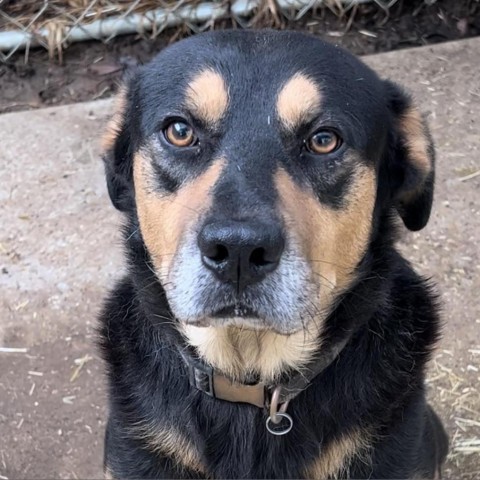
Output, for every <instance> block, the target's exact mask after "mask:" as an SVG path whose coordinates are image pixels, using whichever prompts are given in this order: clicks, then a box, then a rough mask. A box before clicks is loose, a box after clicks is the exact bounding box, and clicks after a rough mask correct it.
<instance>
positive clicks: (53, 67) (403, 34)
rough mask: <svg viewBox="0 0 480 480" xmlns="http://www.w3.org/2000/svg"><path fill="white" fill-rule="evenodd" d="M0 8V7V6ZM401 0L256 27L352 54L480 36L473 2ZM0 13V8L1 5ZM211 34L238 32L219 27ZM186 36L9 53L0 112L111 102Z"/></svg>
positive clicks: (0, 74)
mask: <svg viewBox="0 0 480 480" xmlns="http://www.w3.org/2000/svg"><path fill="white" fill-rule="evenodd" d="M0 3H1V2H0ZM429 3H432V0H430V1H426V0H412V1H409V0H399V1H397V2H396V3H395V4H394V5H393V6H392V7H390V8H389V9H388V10H387V9H383V8H381V7H380V6H379V5H378V4H376V3H371V4H365V5H358V6H357V7H354V8H352V9H351V10H349V11H348V12H347V13H346V14H345V15H343V16H337V15H335V14H334V13H333V12H332V10H330V9H329V8H326V7H324V8H321V9H318V10H316V11H311V12H309V13H308V14H306V15H305V16H303V17H302V18H301V19H300V20H299V21H290V20H287V19H279V18H277V19H274V18H271V17H268V15H264V16H262V15H257V17H256V18H255V19H254V20H253V24H254V25H255V26H271V27H275V28H290V29H295V30H302V31H309V32H311V33H313V34H314V35H316V36H318V37H321V38H323V39H325V40H327V41H329V42H332V43H335V44H337V45H340V46H342V47H345V48H346V49H348V50H349V51H351V52H353V53H355V54H357V55H366V54H372V53H376V52H385V51H390V50H397V49H401V48H410V47H414V46H421V45H428V44H434V43H439V42H445V41H449V40H456V39H460V38H467V37H472V36H476V35H479V34H480V1H479V0H437V1H435V0H433V3H432V4H431V5H429ZM0 8H1V7H0ZM214 28H216V29H224V28H239V26H238V24H235V23H234V22H232V21H229V20H225V21H219V22H217V23H216V24H215V25H214ZM189 34H191V31H190V30H189V29H188V28H186V27H181V28H176V29H169V30H165V31H164V32H163V33H162V34H161V35H159V36H158V37H156V38H154V39H149V38H145V37H142V36H140V35H128V36H123V37H118V38H114V39H113V40H112V41H110V42H108V43H101V42H96V41H91V42H81V43H76V44H72V45H70V46H69V47H68V48H67V49H65V51H64V52H63V55H62V62H61V63H60V62H59V59H58V58H54V59H51V58H49V54H48V52H47V51H46V50H43V49H36V50H31V51H30V52H29V53H28V57H27V56H26V54H25V53H24V52H19V53H16V54H14V55H13V56H12V57H11V58H10V59H8V61H6V62H5V63H3V64H0V113H4V112H10V111H17V110H25V109H34V108H41V107H45V106H51V105H61V104H68V103H75V102H83V101H88V100H95V99H98V98H107V97H109V96H111V95H112V94H113V93H114V92H115V90H116V86H117V85H118V83H119V81H120V80H121V78H122V75H123V73H124V72H125V70H126V69H128V68H131V67H132V66H135V65H137V64H139V63H140V64H141V63H144V62H146V61H148V60H149V59H150V58H152V57H153V56H154V55H155V54H156V53H158V52H159V51H160V50H161V49H162V48H164V47H165V46H166V45H168V44H169V43H170V42H173V41H175V40H178V39H179V38H181V37H183V36H187V35H189Z"/></svg>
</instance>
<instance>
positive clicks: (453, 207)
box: [0, 39, 480, 480]
mask: <svg viewBox="0 0 480 480" xmlns="http://www.w3.org/2000/svg"><path fill="white" fill-rule="evenodd" d="M365 60H366V61H367V62H368V63H369V64H370V65H372V66H373V67H374V68H376V69H377V70H378V71H379V72H380V73H382V74H383V75H384V76H388V77H390V78H392V79H394V80H396V81H397V82H399V83H401V84H404V85H405V86H407V87H408V88H409V89H411V90H412V91H413V92H414V94H415V96H416V98H417V99H418V101H419V102H420V105H421V108H422V109H423V110H424V111H425V112H426V113H427V114H428V117H429V122H430V124H431V127H432V133H433V137H434V139H435V142H436V146H437V152H438V164H437V165H438V176H437V191H436V201H435V207H434V211H433V214H432V219H431V221H430V223H429V225H428V226H427V228H426V229H424V230H423V231H421V232H418V233H416V234H405V236H404V238H403V240H402V242H401V248H402V249H403V251H404V252H405V254H406V256H407V257H408V258H410V259H411V260H412V261H413V262H414V264H415V265H416V267H417V268H418V269H419V270H420V271H421V272H423V273H424V274H425V275H428V276H430V277H432V279H433V280H434V281H435V282H436V284H437V285H438V292H439V295H440V299H441V302H442V305H443V318H444V321H445V329H444V337H443V339H442V341H441V343H440V344H439V346H438V349H437V351H436V352H435V355H434V360H433V362H432V363H431V369H430V374H429V380H428V394H429V397H430V399H431V401H432V403H433V404H434V405H435V407H436V409H437V411H438V412H439V414H440V416H441V418H442V419H443V421H444V422H445V425H446V427H447V429H448V432H449V436H450V440H451V453H450V456H449V459H448V463H447V465H446V468H445V472H444V478H446V479H448V480H453V479H464V480H474V479H476V478H479V476H480V387H479V384H480V373H479V369H480V335H479V331H480V299H479V291H480V251H479V248H478V244H479V238H480V204H479V201H478V200H479V192H480V175H479V172H480V134H479V123H478V118H479V117H480V81H479V79H480V39H471V40H464V41H461V42H452V43H445V44H442V45H438V46H435V47H431V46H429V47H424V48H420V49H413V50H404V51H397V52H392V53H388V54H382V55H376V56H370V57H367V58H365ZM109 113H110V101H108V100H100V101H97V102H92V103H86V104H78V105H66V106H63V107H59V108H53V109H40V110H38V111H32V112H20V113H12V114H6V115H1V116H0V132H2V134H1V135H2V136H1V150H0V176H1V179H0V211H1V212H2V226H3V227H4V228H2V229H1V230H0V312H1V313H0V347H2V348H4V349H5V348H12V349H13V350H11V351H6V350H3V351H2V350H0V432H1V435H0V480H6V479H14V478H53V477H55V478H101V476H102V466H101V461H102V453H103V452H102V442H103V433H104V426H105V418H106V409H107V405H106V398H105V390H104V376H103V369H102V363H101V361H100V359H99V357H98V353H97V350H96V348H95V318H96V314H97V312H98V309H99V307H100V305H101V301H102V298H103V296H104V294H105V291H106V289H107V288H108V286H109V285H111V284H112V282H113V281H114V279H115V278H118V276H119V275H120V274H121V271H122V268H123V267H122V264H123V263H122V257H121V247H120V244H119V236H118V225H119V223H120V219H119V217H118V216H117V214H116V213H115V212H114V210H113V207H112V206H111V205H110V203H109V200H108V197H107V194H106V189H105V185H104V178H103V172H102V166H101V163H100V162H99V159H98V141H97V139H98V134H99V131H100V130H101V129H102V128H103V126H104V124H105V121H106V118H107V117H108V115H109Z"/></svg>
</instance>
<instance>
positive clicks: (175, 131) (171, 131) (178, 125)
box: [163, 121, 197, 147]
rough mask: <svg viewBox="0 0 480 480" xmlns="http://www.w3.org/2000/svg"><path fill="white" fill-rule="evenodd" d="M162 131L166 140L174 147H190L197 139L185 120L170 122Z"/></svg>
mask: <svg viewBox="0 0 480 480" xmlns="http://www.w3.org/2000/svg"><path fill="white" fill-rule="evenodd" d="M163 133H164V135H165V139H166V140H167V142H168V143H170V144H171V145H173V146H175V147H190V146H192V145H193V144H194V143H195V142H196V141H197V139H196V137H195V134H194V133H193V128H192V127H191V126H190V125H188V124H187V123H185V122H180V121H178V122H172V123H171V124H170V125H169V126H168V127H167V128H166V129H165V130H164V131H163Z"/></svg>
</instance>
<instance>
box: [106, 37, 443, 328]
mask: <svg viewBox="0 0 480 480" xmlns="http://www.w3.org/2000/svg"><path fill="white" fill-rule="evenodd" d="M104 147H105V152H106V153H105V164H106V172H107V179H108V187H109V193H110V196H111V199H112V201H113V203H114V205H115V206H116V207H117V208H118V209H120V210H122V211H124V212H126V213H127V215H128V217H129V218H130V219H131V222H132V225H138V226H139V229H140V233H141V238H142V241H143V242H144V245H145V247H146V249H147V251H148V254H149V258H150V261H151V264H152V267H153V269H154V271H155V273H156V275H157V276H158V279H159V281H160V282H161V284H162V285H163V287H164V289H165V291H166V295H167V299H168V302H169V305H170V308H171V310H172V312H173V314H174V315H175V317H176V318H177V319H178V321H179V322H181V323H183V324H191V325H195V326H214V327H216V326H225V325H232V324H234V325H238V326H242V327H246V328H252V329H257V330H258V329H262V330H271V331H275V332H277V333H280V334H292V333H294V332H298V331H302V330H303V329H308V328H311V327H309V325H311V324H315V325H316V326H317V327H315V328H320V327H318V325H319V324H321V320H322V318H324V317H325V315H327V314H328V312H329V311H330V310H331V308H332V305H334V304H335V300H336V299H337V298H338V297H339V295H341V294H342V292H345V290H346V289H348V288H349V286H350V285H352V283H353V282H355V279H356V272H357V270H358V267H359V265H360V264H361V262H362V259H363V258H364V256H365V254H366V252H367V250H368V248H369V244H370V242H371V240H372V235H374V232H375V229H376V228H377V225H378V222H379V219H380V218H382V217H385V216H389V215H390V214H391V213H392V212H398V214H399V215H400V217H401V218H402V220H403V222H404V224H405V225H406V226H407V227H408V228H409V229H410V230H418V229H421V228H422V227H423V226H424V225H425V224H426V222H427V220H428V217H429V213H430V208H431V203H432V194H433V172H434V165H433V149H432V144H431V141H430V137H429V134H428V130H427V128H426V126H425V123H424V121H423V119H422V116H421V115H420V113H419V111H418V110H417V108H416V107H415V106H414V105H412V103H411V100H410V99H409V98H408V97H407V96H406V95H405V94H404V93H403V92H402V91H401V90H400V89H399V88H398V87H397V86H396V85H394V84H392V83H390V82H388V81H382V80H380V79H379V78H378V77H377V76H376V75H375V73H373V72H372V71H371V70H370V69H369V68H367V67H366V66H365V65H364V64H362V63H361V62H360V61H359V60H357V59H356V58H355V57H353V56H352V55H350V54H348V53H347V52H345V51H344V50H342V49H340V48H337V47H334V46H331V45H328V44H326V43H324V42H322V41H320V40H317V39H314V38H312V37H309V36H306V35H302V34H299V33H287V32H215V33H208V34H203V35H198V36H195V37H192V38H189V39H187V40H183V41H181V42H179V43H177V44H174V45H172V46H170V47H168V48H166V49H165V50H164V51H162V52H161V53H160V55H158V56H157V57H156V58H155V59H154V60H153V61H152V62H151V63H150V64H148V65H146V66H144V67H142V68H140V69H139V70H138V71H137V72H136V73H135V74H134V75H133V76H132V77H131V78H130V79H129V80H128V81H127V82H126V84H125V86H124V88H123V90H122V91H121V92H120V95H119V97H118V101H117V109H116V112H115V114H114V117H113V119H112V121H111V123H110V125H109V128H108V131H107V134H106V136H105V138H104ZM316 320H320V321H316ZM317 333H318V332H317Z"/></svg>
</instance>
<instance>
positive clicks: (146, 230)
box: [134, 152, 223, 281]
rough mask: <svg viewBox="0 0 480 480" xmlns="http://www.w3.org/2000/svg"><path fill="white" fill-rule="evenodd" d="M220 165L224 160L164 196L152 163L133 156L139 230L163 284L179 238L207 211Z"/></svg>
mask: <svg viewBox="0 0 480 480" xmlns="http://www.w3.org/2000/svg"><path fill="white" fill-rule="evenodd" d="M222 165H223V160H222V159H220V160H217V161H216V162H214V163H212V165H211V166H210V167H209V168H208V169H207V170H206V171H205V172H203V174H201V175H200V176H199V177H198V178H196V179H195V180H193V181H189V182H188V183H186V184H184V185H180V187H179V188H178V189H177V190H176V191H175V192H174V193H165V192H162V191H159V189H158V187H157V183H158V182H157V181H156V178H155V172H154V168H153V167H152V160H151V159H150V158H148V156H146V155H145V154H143V153H142V152H137V153H136V155H135V158H134V184H135V200H136V207H137V215H138V219H139V223H140V231H141V234H142V238H143V241H144V243H145V245H146V247H147V249H148V252H149V254H150V257H151V259H152V261H153V264H154V267H155V270H156V273H157V275H159V277H160V279H161V280H162V281H166V280H167V279H168V278H169V276H170V273H171V270H172V267H173V264H174V260H175V256H176V255H177V254H178V251H179V246H180V244H181V240H182V238H183V237H184V236H185V235H187V234H188V233H189V232H190V231H191V230H192V229H195V226H196V225H197V223H198V222H199V221H200V219H201V218H202V216H203V214H204V213H205V212H206V211H208V209H209V208H210V204H211V196H210V192H211V190H212V187H213V185H215V183H216V181H217V179H218V177H219V175H220V172H221V170H222Z"/></svg>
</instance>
